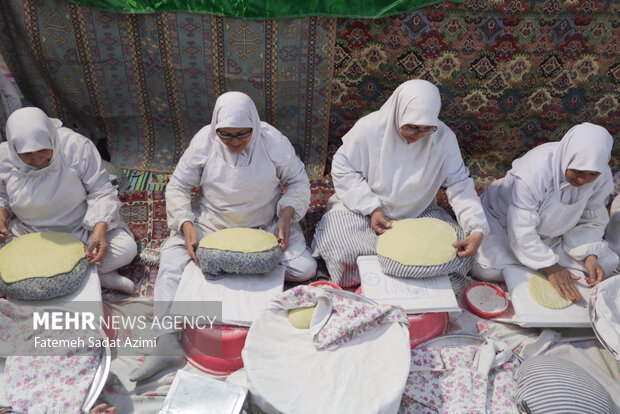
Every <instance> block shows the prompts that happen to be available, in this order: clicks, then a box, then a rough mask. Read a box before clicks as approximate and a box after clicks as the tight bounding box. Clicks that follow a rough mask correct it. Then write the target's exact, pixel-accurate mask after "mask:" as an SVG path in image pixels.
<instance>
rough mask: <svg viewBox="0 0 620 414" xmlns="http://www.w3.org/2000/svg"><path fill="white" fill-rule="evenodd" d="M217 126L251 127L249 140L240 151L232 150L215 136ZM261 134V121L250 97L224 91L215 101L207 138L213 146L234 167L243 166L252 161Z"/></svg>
mask: <svg viewBox="0 0 620 414" xmlns="http://www.w3.org/2000/svg"><path fill="white" fill-rule="evenodd" d="M218 128H252V137H251V138H250V142H249V143H248V145H246V147H245V148H244V149H243V151H241V152H240V153H235V152H232V151H231V150H229V149H228V147H226V145H224V143H223V142H222V140H221V139H220V138H219V137H218V136H217V133H216V130H217V129H218ZM260 135H261V121H260V118H259V116H258V111H257V110H256V106H255V105H254V102H253V101H252V99H251V98H250V97H249V96H248V95H246V94H244V93H241V92H226V93H224V94H222V95H220V96H219V97H218V98H217V101H216V102H215V108H214V109H213V116H212V118H211V129H210V131H209V140H210V141H211V142H212V145H213V148H214V150H215V151H217V153H218V154H220V156H221V157H222V158H223V159H224V160H225V161H226V163H227V164H229V165H231V166H235V167H245V166H247V165H249V164H250V162H251V161H252V153H253V152H254V147H255V146H256V142H257V141H258V139H259V137H260Z"/></svg>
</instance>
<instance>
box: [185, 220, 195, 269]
mask: <svg viewBox="0 0 620 414" xmlns="http://www.w3.org/2000/svg"><path fill="white" fill-rule="evenodd" d="M181 231H182V232H183V237H185V248H186V249H187V253H189V257H190V258H191V259H192V260H193V261H195V262H196V263H198V257H196V249H197V248H198V233H196V229H195V228H194V223H192V222H191V221H186V222H185V223H183V225H182V226H181Z"/></svg>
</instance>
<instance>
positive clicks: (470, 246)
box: [452, 231, 484, 257]
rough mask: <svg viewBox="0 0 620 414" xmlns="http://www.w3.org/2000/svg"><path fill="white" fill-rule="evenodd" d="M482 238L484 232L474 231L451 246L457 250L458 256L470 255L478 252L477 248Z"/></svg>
mask: <svg viewBox="0 0 620 414" xmlns="http://www.w3.org/2000/svg"><path fill="white" fill-rule="evenodd" d="M483 238H484V234H482V233H480V232H479V231H475V232H473V233H472V234H470V235H469V236H467V237H465V238H464V239H463V240H458V241H456V242H454V243H452V247H454V248H456V249H457V250H458V251H457V252H456V255H457V256H458V257H472V256H475V255H476V253H478V248H479V247H480V244H482V239H483Z"/></svg>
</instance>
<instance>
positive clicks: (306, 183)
mask: <svg viewBox="0 0 620 414" xmlns="http://www.w3.org/2000/svg"><path fill="white" fill-rule="evenodd" d="M285 139H286V138H285ZM286 146H288V148H287V151H286V152H287V153H288V154H286V156H284V157H281V160H279V159H278V160H273V161H274V163H275V166H276V174H277V176H278V178H279V179H280V183H282V184H284V185H285V186H286V190H285V192H284V194H282V196H281V197H280V200H279V201H278V207H277V215H278V217H280V213H281V212H282V210H283V209H284V207H293V208H294V209H295V215H294V216H293V221H299V220H301V219H302V217H303V216H305V215H306V212H307V211H308V207H309V206H310V180H309V179H308V174H307V173H306V168H305V167H304V163H303V162H301V160H300V159H299V158H298V157H297V155H295V150H294V149H293V146H292V145H291V144H290V143H289V142H288V139H287V142H286V143H282V144H281V146H280V148H279V150H280V151H282V149H283V147H286Z"/></svg>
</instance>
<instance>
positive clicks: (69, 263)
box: [0, 232, 85, 283]
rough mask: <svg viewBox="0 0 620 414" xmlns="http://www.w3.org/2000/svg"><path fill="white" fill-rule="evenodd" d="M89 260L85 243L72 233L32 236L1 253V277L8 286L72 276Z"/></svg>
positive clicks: (35, 234) (46, 233)
mask: <svg viewBox="0 0 620 414" xmlns="http://www.w3.org/2000/svg"><path fill="white" fill-rule="evenodd" d="M84 257H85V254H84V244H82V242H81V241H80V239H78V238H77V237H75V236H72V235H71V234H69V233H58V232H42V233H29V234H25V235H23V236H20V237H18V238H16V239H15V240H12V241H11V242H10V243H9V244H7V245H6V246H5V247H4V248H2V249H1V250H0V276H2V279H3V280H4V281H5V282H6V283H14V282H19V281H21V280H25V279H30V278H34V277H52V276H56V275H59V274H62V273H69V272H70V271H71V270H73V268H74V267H75V265H76V264H77V262H79V261H80V260H81V259H83V258H84Z"/></svg>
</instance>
